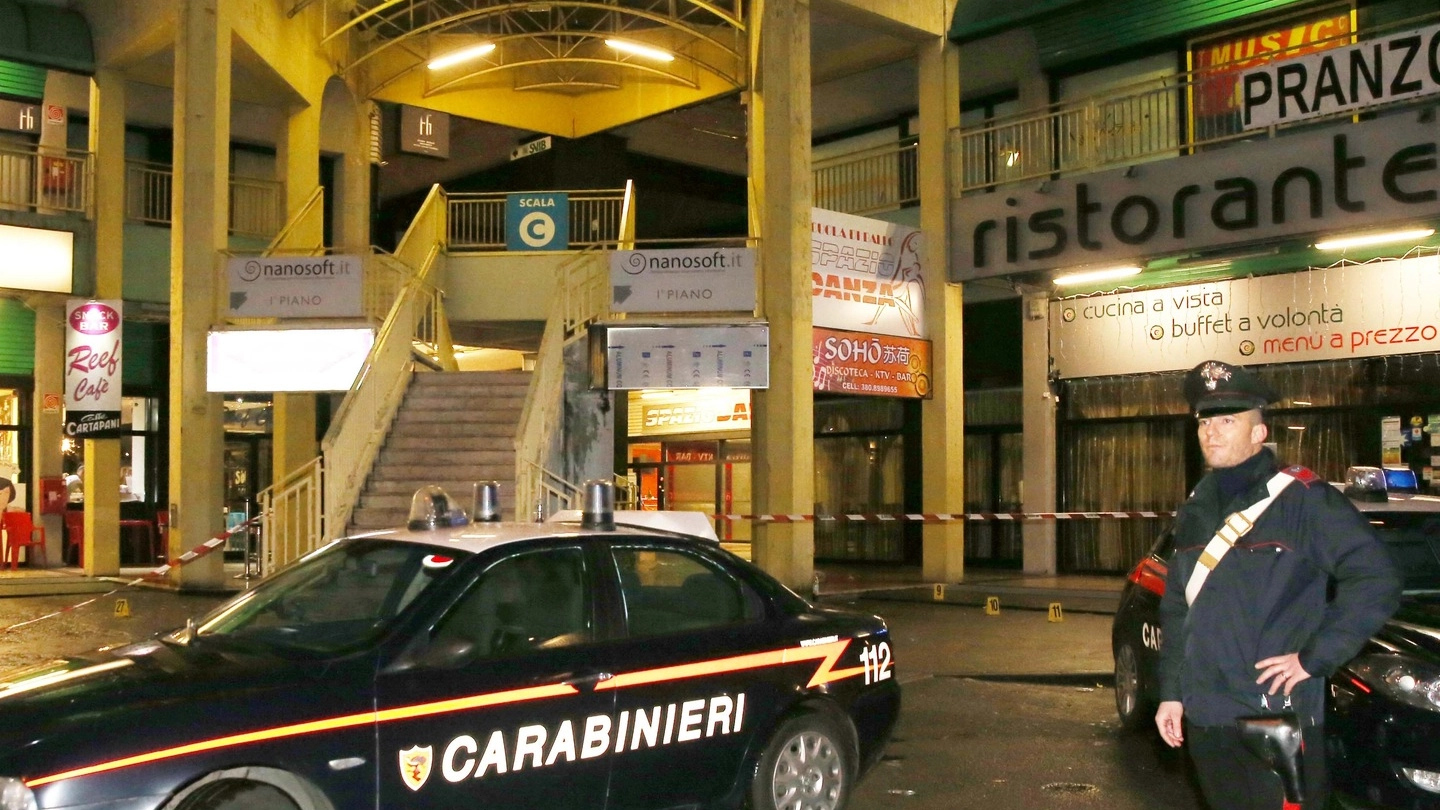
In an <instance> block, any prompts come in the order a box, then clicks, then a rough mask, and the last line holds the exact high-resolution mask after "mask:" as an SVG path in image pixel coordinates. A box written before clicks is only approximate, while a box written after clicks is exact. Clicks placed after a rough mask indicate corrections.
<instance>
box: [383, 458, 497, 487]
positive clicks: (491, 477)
mask: <svg viewBox="0 0 1440 810" xmlns="http://www.w3.org/2000/svg"><path fill="white" fill-rule="evenodd" d="M514 477H515V461H514V459H511V460H510V461H509V462H508V463H498V464H467V465H464V466H459V465H455V464H446V463H431V464H377V465H375V468H374V469H373V470H372V471H371V472H370V480H371V481H373V482H380V481H419V482H421V483H429V482H431V481H435V480H437V479H439V478H444V479H446V480H450V481H499V480H504V479H506V478H514Z"/></svg>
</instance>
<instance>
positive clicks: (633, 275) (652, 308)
mask: <svg viewBox="0 0 1440 810" xmlns="http://www.w3.org/2000/svg"><path fill="white" fill-rule="evenodd" d="M610 310H611V311H612V312H725V311H732V312H733V311H737V310H738V311H743V312H753V311H754V310H755V252H754V251H753V250H751V249H750V248H696V249H686V250H617V251H614V252H612V253H611V254H610Z"/></svg>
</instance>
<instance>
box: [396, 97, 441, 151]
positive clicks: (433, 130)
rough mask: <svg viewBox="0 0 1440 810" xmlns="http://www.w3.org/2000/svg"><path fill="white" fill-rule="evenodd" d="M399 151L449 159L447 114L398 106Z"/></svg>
mask: <svg viewBox="0 0 1440 810" xmlns="http://www.w3.org/2000/svg"><path fill="white" fill-rule="evenodd" d="M400 151H401V152H409V153H411V154H415V155H428V156H429V157H438V158H448V157H450V115H449V113H442V112H435V111H434V110H427V109H424V108H423V107H411V106H410V105H408V104H402V105H400Z"/></svg>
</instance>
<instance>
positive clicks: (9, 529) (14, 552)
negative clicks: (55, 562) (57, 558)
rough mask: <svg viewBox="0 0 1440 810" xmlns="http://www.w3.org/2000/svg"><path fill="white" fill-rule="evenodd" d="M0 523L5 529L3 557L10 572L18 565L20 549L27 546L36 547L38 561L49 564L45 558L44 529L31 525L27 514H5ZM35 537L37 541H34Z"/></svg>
mask: <svg viewBox="0 0 1440 810" xmlns="http://www.w3.org/2000/svg"><path fill="white" fill-rule="evenodd" d="M0 521H3V524H0V525H3V526H4V527H5V556H6V557H7V558H8V559H9V560H10V570H11V571H14V570H15V568H16V566H18V565H19V563H20V549H22V548H25V547H27V546H34V547H36V549H37V550H38V552H39V554H40V559H42V560H44V561H45V563H46V564H48V563H49V562H50V561H49V560H48V559H46V558H45V527H44V526H36V525H35V524H34V523H32V522H31V521H30V513H29V512H5V513H4V516H3V518H0ZM36 535H39V537H40V539H39V540H36V539H35V537H36Z"/></svg>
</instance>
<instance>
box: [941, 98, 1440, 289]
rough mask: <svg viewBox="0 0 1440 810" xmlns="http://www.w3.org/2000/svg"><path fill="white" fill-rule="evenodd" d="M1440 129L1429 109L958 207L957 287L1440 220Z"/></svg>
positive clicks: (969, 200)
mask: <svg viewBox="0 0 1440 810" xmlns="http://www.w3.org/2000/svg"><path fill="white" fill-rule="evenodd" d="M1437 141H1440V131H1437V129H1436V127H1435V124H1434V123H1433V122H1428V121H1424V120H1421V116H1420V115H1418V114H1401V115H1390V116H1386V117H1385V118H1383V119H1378V120H1374V121H1366V122H1363V123H1360V124H1351V123H1343V124H1336V125H1333V126H1329V127H1325V128H1323V129H1317V130H1315V131H1314V132H1306V133H1304V134H1298V135H1292V136H1288V137H1285V138H1277V139H1274V140H1270V141H1266V142H1264V143H1256V144H1250V145H1246V146H1244V147H1235V148H1230V149H1219V150H1215V151H1213V152H1206V153H1204V154H1201V155H1191V156H1189V157H1185V158H1180V159H1177V160H1166V161H1161V162H1156V163H1146V164H1144V165H1142V166H1139V167H1137V169H1136V172H1134V173H1132V174H1134V176H1133V177H1132V176H1127V173H1128V170H1126V169H1117V170H1114V171H1107V172H1098V173H1096V174H1090V175H1085V177H1084V179H1083V180H1076V179H1073V178H1060V179H1057V180H1051V181H1049V182H1048V184H1047V187H1046V190H1045V191H1043V192H1042V191H1038V190H1029V189H1026V190H1021V189H1007V190H1003V191H1001V192H998V193H995V194H977V195H974V196H970V197H962V198H961V199H958V200H955V201H954V203H953V207H952V211H953V214H952V220H951V222H952V224H953V233H954V234H955V239H954V252H953V254H952V257H953V262H952V265H951V270H950V274H951V275H950V280H951V281H956V282H961V281H973V280H975V279H979V278H988V277H992V276H1003V275H1006V274H1010V273H1019V272H1029V271H1036V270H1050V269H1053V268H1057V267H1082V266H1087V265H1107V264H1115V263H1118V262H1134V261H1136V260H1138V259H1143V258H1145V257H1150V256H1161V255H1167V254H1177V253H1181V252H1188V251H1193V250H1196V249H1197V248H1214V247H1222V246H1226V245H1236V244H1240V243H1246V242H1258V241H1261V240H1266V239H1277V238H1281V237H1292V236H1300V235H1308V234H1313V233H1319V232H1324V233H1343V232H1346V231H1355V230H1361V229H1364V228H1367V227H1372V228H1373V227H1379V226H1383V225H1386V224H1389V223H1393V222H1409V221H1412V220H1424V219H1430V218H1432V217H1435V216H1440V196H1437V195H1436V193H1435V185H1436V169H1435V152H1436V145H1437Z"/></svg>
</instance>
